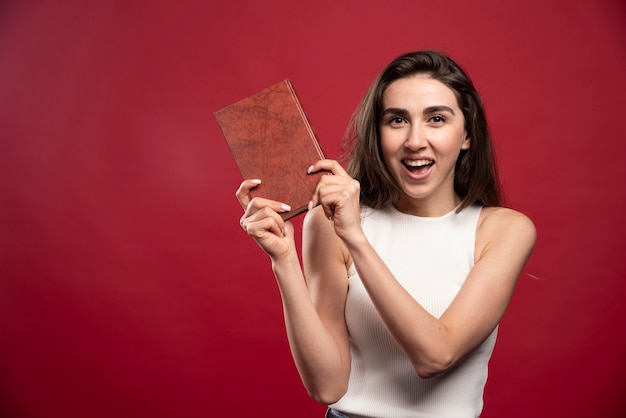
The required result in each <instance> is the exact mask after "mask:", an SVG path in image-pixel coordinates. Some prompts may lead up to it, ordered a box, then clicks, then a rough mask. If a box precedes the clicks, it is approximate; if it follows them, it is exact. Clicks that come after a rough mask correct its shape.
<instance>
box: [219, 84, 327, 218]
mask: <svg viewBox="0 0 626 418" xmlns="http://www.w3.org/2000/svg"><path fill="white" fill-rule="evenodd" d="M215 117H216V119H217V122H218V124H219V126H220V129H221V130H222V133H223V135H224V137H225V138H226V142H227V143H228V146H229V148H230V150H231V152H232V154H233V157H234V158H235V161H236V163H237V166H238V167H239V171H240V172H241V174H242V176H243V178H244V179H254V178H258V179H261V180H262V183H261V184H260V185H259V186H257V187H256V188H255V189H253V190H252V191H251V193H250V194H251V195H252V197H256V196H259V197H264V198H267V199H272V200H276V201H279V202H282V203H286V204H288V205H289V206H291V211H290V212H286V213H282V214H281V216H282V217H283V219H285V220H287V219H290V218H292V217H294V216H296V215H298V214H300V213H302V212H304V211H306V210H307V207H308V203H309V200H311V196H312V195H313V192H314V191H315V186H316V185H317V182H318V181H319V179H320V177H321V176H322V173H313V174H307V169H308V168H309V167H310V166H311V164H313V163H314V162H316V161H318V160H320V159H324V158H326V157H325V154H324V151H323V150H322V148H321V146H320V144H319V141H318V139H317V137H316V135H315V133H314V131H313V129H312V127H311V124H310V123H309V120H308V118H307V116H306V114H305V113H304V110H303V108H302V105H301V103H300V100H299V98H298V95H297V94H296V92H295V90H294V88H293V86H292V84H291V82H290V81H289V79H285V80H283V81H281V82H279V83H277V84H274V85H273V86H270V87H267V88H266V89H264V90H261V91H260V92H258V93H255V94H253V95H251V96H249V97H246V98H244V99H242V100H240V101H238V102H236V103H233V104H231V105H229V106H227V107H225V108H223V109H221V110H219V111H217V112H215Z"/></svg>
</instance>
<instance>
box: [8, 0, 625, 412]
mask: <svg viewBox="0 0 626 418" xmlns="http://www.w3.org/2000/svg"><path fill="white" fill-rule="evenodd" d="M513 3H519V4H517V5H515V4H513ZM625 28H626V6H625V5H624V3H623V2H622V1H620V0H586V1H583V0H569V1H560V2H559V1H540V0H531V1H525V2H511V4H510V3H509V2H502V1H499V0H489V1H483V2H463V1H457V0H450V1H446V2H434V3H433V2H418V1H397V2H389V1H386V0H385V1H363V0H362V1H358V2H357V1H351V2H341V1H331V0H326V1H317V2H308V3H305V2H292V1H287V0H268V1H263V2H255V1H248V2H245V1H241V0H231V1H229V2H219V3H217V2H214V1H199V0H198V1H193V0H179V1H176V2H165V1H145V2H138V1H109V2H85V1H80V0H75V1H72V0H64V1H56V2H46V1H40V2H36V1H35V2H29V1H23V2H15V1H14V2H11V1H8V2H7V1H5V2H3V3H2V5H1V6H0V138H1V141H0V170H1V171H0V175H1V177H0V199H1V200H0V228H1V229H0V257H1V259H0V415H2V416H5V417H29V418H30V417H41V416H49V417H112V416H115V417H137V416H151V417H171V416H184V417H211V416H236V417H239V416H250V417H264V416H273V415H271V414H272V413H274V412H275V411H284V413H285V415H289V416H298V417H304V418H307V417H321V416H322V414H323V410H324V408H323V407H322V406H320V405H317V404H316V403H315V402H314V401H312V400H310V399H309V398H308V396H307V395H306V393H305V391H304V389H303V388H302V385H301V384H300V381H299V379H298V376H297V373H296V371H295V367H294V366H293V363H292V361H291V357H290V355H289V351H288V347H287V342H286V338H285V334H284V330H283V324H282V316H281V306H280V299H279V295H278V291H277V289H276V285H275V283H274V279H273V276H272V274H271V271H270V265H269V261H268V260H267V259H266V257H265V256H264V255H263V254H262V253H261V251H260V250H259V249H258V248H257V247H256V245H255V244H254V243H253V242H251V241H250V240H249V239H248V238H247V237H246V236H245V234H244V233H243V232H242V231H241V230H240V228H239V225H238V220H239V216H240V213H241V210H240V208H239V207H238V203H237V202H236V201H235V198H234V191H235V189H236V187H237V186H238V184H239V182H240V180H241V179H240V176H239V173H238V171H237V169H236V166H235V164H234V162H233V161H232V158H231V156H230V154H229V150H228V148H227V146H226V144H225V141H224V139H223V137H222V136H221V133H220V132H219V129H218V126H217V123H216V122H215V119H214V117H213V112H214V111H216V110H218V109H220V108H222V107H224V106H226V105H227V104H230V103H232V102H234V101H236V100H239V99H241V98H243V97H244V96H246V95H248V94H251V93H254V92H256V91H258V90H260V89H262V88H264V87H267V86H269V85H270V84H273V83H275V82H278V81H280V80H282V79H283V78H286V77H289V78H291V80H292V82H293V83H294V85H295V87H296V90H297V91H298V93H299V95H300V97H301V99H302V101H303V103H304V106H305V108H306V110H307V113H308V114H309V117H310V118H311V120H312V122H313V124H314V126H315V129H316V131H317V133H318V135H319V137H320V139H321V141H322V143H323V146H324V147H325V149H326V151H327V153H328V154H329V155H330V156H331V157H336V156H338V152H339V140H340V138H341V136H342V133H343V131H344V128H345V126H346V124H347V122H348V119H349V117H350V114H351V112H352V110H353V109H354V107H355V106H356V104H357V102H358V100H359V99H360V97H361V95H362V94H363V93H364V91H365V89H366V88H367V86H368V85H369V84H370V82H371V81H372V79H373V78H374V76H375V75H376V74H377V73H378V72H379V71H380V69H381V68H382V66H384V65H385V64H386V63H387V62H388V61H389V60H391V59H392V58H394V57H395V56H397V55H399V54H400V53H403V52H406V51H409V50H414V49H420V48H437V49H441V50H443V51H446V52H447V53H449V54H450V55H451V56H453V57H454V58H456V59H457V60H458V61H459V62H460V63H462V64H463V65H464V66H465V67H466V68H467V70H468V71H469V72H470V74H471V75H472V77H473V79H474V81H475V83H476V85H477V87H478V89H479V91H480V93H481V94H482V96H483V98H484V100H485V103H486V108H487V112H488V118H489V121H490V123H491V126H492V129H493V134H494V139H495V144H496V150H497V153H498V156H499V161H500V168H501V175H502V181H503V183H504V185H505V188H506V191H507V198H508V204H509V205H510V206H513V207H515V208H517V209H519V210H521V211H523V212H525V213H527V214H528V215H529V216H530V217H531V218H532V219H533V220H534V221H535V223H536V226H537V228H538V231H539V238H538V243H537V247H536V250H535V252H534V254H533V256H532V258H531V260H530V262H529V264H528V266H527V268H526V270H525V272H524V274H523V275H522V277H521V279H520V282H519V286H518V289H517V292H516V294H515V296H514V298H513V301H512V304H511V306H510V309H509V310H508V312H507V314H506V316H505V318H504V319H503V321H502V324H501V332H500V338H499V342H498V344H497V345H496V350H495V353H494V357H493V360H492V366H491V373H490V378H489V382H488V384H487V388H486V405H485V411H484V417H485V418H490V417H510V418H514V417H528V416H533V417H556V416H567V417H589V416H598V417H600V416H624V414H626V401H625V400H624V396H623V394H624V389H625V388H626V378H625V377H624V376H626V361H625V360H624V355H625V354H626V338H625V329H626V304H624V303H623V299H624V293H625V290H626V289H625V287H626V286H625V285H624V281H625V279H626V263H624V250H625V249H626V222H624V221H625V219H624V215H623V212H624V206H625V203H626V202H625V197H626V193H625V190H624V180H625V179H626V164H624V162H623V160H624V152H625V150H626V148H625V147H626V145H625V144H626V142H625V140H626V134H624V127H625V125H624V97H626V83H625V82H624V75H625V74H626V29H625ZM296 223H297V225H298V227H300V226H299V225H300V223H301V217H299V218H297V219H296ZM220 414H221V415H220Z"/></svg>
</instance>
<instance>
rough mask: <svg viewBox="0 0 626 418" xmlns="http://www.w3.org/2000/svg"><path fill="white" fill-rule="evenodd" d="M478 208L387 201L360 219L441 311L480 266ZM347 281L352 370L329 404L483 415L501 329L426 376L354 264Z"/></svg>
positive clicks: (402, 277)
mask: <svg viewBox="0 0 626 418" xmlns="http://www.w3.org/2000/svg"><path fill="white" fill-rule="evenodd" d="M480 211H481V207H479V206H470V207H468V208H466V209H464V210H462V211H461V212H460V213H455V212H454V211H452V212H450V213H448V214H446V215H444V216H441V217H435V218H421V217H417V216H412V215H407V214H404V213H401V212H399V211H398V210H396V209H395V208H394V207H393V206H392V205H389V206H388V207H386V208H383V209H379V210H372V209H364V210H363V213H362V225H363V230H364V231H365V235H366V236H367V238H368V240H369V242H370V243H371V245H372V246H373V247H374V249H375V250H376V252H377V253H378V254H379V255H380V257H381V258H382V259H383V260H384V261H385V263H386V264H387V266H388V267H389V269H390V270H391V272H392V273H393V275H394V276H395V278H396V279H397V280H398V281H399V282H400V283H401V284H402V286H404V287H405V288H406V289H407V291H408V292H409V293H410V294H411V295H412V296H413V297H414V298H415V299H416V300H417V301H418V302H419V303H420V304H421V305H422V306H423V307H424V308H425V309H426V310H427V311H428V312H430V313H431V314H432V315H434V316H436V317H440V316H441V315H442V314H443V312H444V311H445V310H446V309H447V308H448V306H449V305H450V303H451V302H452V300H453V299H454V297H455V296H456V295H457V293H458V292H459V290H460V288H461V286H462V285H463V283H464V282H465V279H466V277H467V275H468V273H469V271H470V269H471V268H472V267H473V265H474V245H475V237H476V226H477V222H478V217H479V216H480ZM348 282H349V289H348V296H347V300H346V312H345V315H346V323H347V326H348V331H349V334H350V351H351V356H352V369H351V373H350V381H349V384H348V391H347V392H346V394H345V395H344V396H343V397H342V398H341V399H340V400H339V401H338V402H337V403H335V404H333V405H331V407H332V408H334V409H337V410H338V411H340V412H342V413H345V414H347V415H348V416H350V417H376V418H383V417H384V418H393V417H402V418H408V417H424V418H426V417H428V418H435V417H437V418H444V417H446V418H447V417H449V418H465V417H467V418H475V417H478V416H479V415H480V412H481V410H482V407H483V390H484V387H485V383H486V381H487V363H488V362H489V358H490V357H491V353H492V351H493V347H494V344H495V341H496V334H497V328H496V329H495V330H494V331H493V332H492V333H491V335H490V336H489V337H488V338H487V339H486V340H485V341H484V342H483V343H482V344H481V345H480V346H479V347H478V348H477V349H476V350H475V351H473V352H472V353H470V355H468V357H466V359H465V360H463V361H462V362H461V363H459V364H458V365H456V366H455V367H454V368H452V369H450V370H448V371H447V372H445V373H443V374H440V375H438V376H435V377H433V378H430V379H422V378H420V377H419V376H418V375H417V373H416V372H415V369H414V368H413V366H412V364H411V362H410V361H409V359H408V357H407V356H406V354H405V353H404V351H402V349H401V348H400V347H399V346H398V344H396V342H395V340H394V339H393V337H392V336H391V334H389V332H388V331H387V329H386V327H385V325H384V324H383V322H382V320H381V319H380V317H379V316H378V313H377V312H376V308H375V307H374V305H373V304H372V301H371V300H370V298H369V295H368V294H367V291H366V290H365V288H364V287H363V284H362V282H361V280H360V278H359V276H358V274H357V273H356V269H355V268H354V266H352V267H351V268H350V271H349V280H348Z"/></svg>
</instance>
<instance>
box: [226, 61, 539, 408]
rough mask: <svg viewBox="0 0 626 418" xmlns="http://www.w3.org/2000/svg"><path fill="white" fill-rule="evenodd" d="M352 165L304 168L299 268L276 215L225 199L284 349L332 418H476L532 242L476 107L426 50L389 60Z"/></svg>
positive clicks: (470, 91)
mask: <svg viewBox="0 0 626 418" xmlns="http://www.w3.org/2000/svg"><path fill="white" fill-rule="evenodd" d="M348 132H349V134H350V135H349V139H350V144H351V147H350V164H349V167H348V169H347V171H346V170H344V169H343V168H342V166H341V165H340V164H339V163H338V162H336V161H332V160H322V161H317V162H314V163H313V165H312V166H311V168H310V169H309V172H316V171H320V170H325V171H328V172H329V173H331V174H328V175H325V176H323V177H322V179H321V180H320V181H319V183H318V186H317V188H316V190H315V193H314V194H313V196H312V199H311V203H310V209H311V210H310V211H309V212H308V213H307V215H306V218H305V221H304V228H303V241H302V252H303V254H302V259H303V269H304V271H303V270H302V269H301V266H300V264H299V261H298V254H297V253H296V246H295V243H294V234H293V227H292V225H291V224H290V223H289V222H283V220H282V218H281V217H280V215H279V213H280V212H282V211H284V210H286V204H287V203H289V202H275V201H269V200H265V199H261V198H255V199H252V200H250V198H249V191H250V190H251V189H252V188H254V187H256V185H258V184H259V182H260V181H262V179H249V180H245V181H244V182H243V183H242V184H241V186H240V188H239V189H238V191H237V197H238V199H239V201H240V202H241V204H242V206H243V207H244V209H245V213H244V215H243V216H242V218H241V225H242V227H243V228H244V230H245V231H247V233H248V234H249V235H251V236H252V237H253V238H254V239H255V240H256V241H257V242H258V244H259V245H260V246H261V248H262V249H263V250H264V251H265V252H266V253H267V254H268V255H269V256H270V257H271V260H272V267H273V271H274V273H275V276H276V279H277V282H278V286H279V288H280V292H281V296H282V301H283V309H284V316H285V325H286V329H287V334H288V338H289V344H290V347H291V352H292V354H293V358H294V360H295V363H296V366H297V368H298V371H299V373H300V376H301V378H302V381H303V383H304V385H305V387H306V389H307V390H308V392H309V394H310V395H311V396H312V397H313V398H314V399H316V400H317V401H319V402H322V403H324V404H328V405H330V408H329V410H328V412H327V416H330V417H342V416H347V417H379V418H380V417H454V418H462V417H477V416H479V415H480V413H481V410H482V406H483V390H484V386H485V383H486V379H487V364H488V361H489V358H490V356H491V353H492V351H493V347H494V344H495V339H496V333H497V326H498V322H499V321H500V319H501V318H502V315H503V314H504V312H505V309H506V307H507V305H508V303H509V300H510V298H511V295H512V293H513V290H514V288H515V284H516V282H517V279H518V276H519V274H520V272H521V271H522V269H523V267H524V265H525V263H526V261H527V259H528V257H529V256H530V253H531V251H532V248H533V246H534V243H535V235H536V232H535V228H534V226H533V223H532V222H531V221H530V220H529V219H528V218H527V217H526V216H524V215H523V214H521V213H519V212H516V211H514V210H511V209H507V208H504V207H502V206H501V203H500V196H499V185H498V179H497V175H496V169H495V162H494V158H493V152H492V145H491V139H490V136H489V131H488V127H487V122H486V118H485V114H484V110H483V105H482V102H481V99H480V97H479V96H478V94H477V92H476V90H475V88H474V86H473V85H472V83H471V81H470V79H469V78H468V76H467V75H466V74H465V73H464V71H463V70H462V69H461V68H460V67H459V66H458V65H457V64H456V63H455V62H454V61H452V60H451V59H450V58H448V57H446V56H445V55H443V54H441V53H439V52H436V51H417V52H413V53H409V54H406V55H403V56H400V57H398V58H397V59H395V60H394V61H392V62H391V63H390V64H389V65H388V66H387V67H386V68H385V69H384V70H383V71H382V73H381V74H380V75H379V76H378V77H377V79H376V80H375V81H374V83H373V84H372V86H371V87H370V89H369V91H368V92H367V94H366V95H365V97H364V98H363V100H362V101H361V103H360V105H359V107H358V109H357V111H356V112H355V115H354V117H353V120H352V122H351V125H350V129H349V131H348Z"/></svg>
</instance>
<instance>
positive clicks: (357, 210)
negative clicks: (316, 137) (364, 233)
mask: <svg viewBox="0 0 626 418" xmlns="http://www.w3.org/2000/svg"><path fill="white" fill-rule="evenodd" d="M320 170H326V171H328V172H330V173H332V174H326V175H324V176H322V178H321V179H320V181H319V182H318V183H317V187H316V188H315V192H314V193H313V197H312V198H311V202H310V203H309V209H311V208H313V207H315V206H317V205H321V206H322V208H323V210H324V214H325V215H326V217H327V218H328V219H330V220H331V221H332V222H333V225H334V228H335V233H336V234H337V236H339V237H340V238H341V239H342V240H344V241H345V240H346V239H347V238H349V237H354V236H356V235H358V233H359V232H360V231H361V220H360V216H361V207H360V203H359V194H360V191H361V186H360V184H359V182H358V181H357V180H355V179H353V178H352V177H350V176H349V175H348V173H346V171H345V170H344V169H343V167H342V166H341V165H340V164H339V163H338V162H337V161H335V160H320V161H317V162H316V163H315V164H313V165H312V166H311V167H310V168H309V173H314V172H316V171H320Z"/></svg>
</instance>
